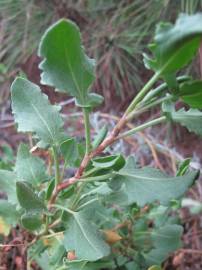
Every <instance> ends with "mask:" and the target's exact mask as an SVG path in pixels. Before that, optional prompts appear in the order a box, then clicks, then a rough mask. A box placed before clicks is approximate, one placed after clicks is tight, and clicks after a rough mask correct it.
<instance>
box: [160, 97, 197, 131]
mask: <svg viewBox="0 0 202 270" xmlns="http://www.w3.org/2000/svg"><path fill="white" fill-rule="evenodd" d="M162 109H163V111H164V113H165V115H166V116H167V118H168V119H170V120H172V121H174V122H176V123H179V124H181V125H182V126H185V127H186V128H187V129H188V130H189V131H190V132H194V133H196V134H197V135H202V125H201V124H200V123H201V121H202V112H201V111H199V110H197V109H190V110H188V111H185V109H184V108H182V109H180V110H178V111H176V110H175V108H174V105H173V104H172V103H170V102H165V103H164V104H163V106H162Z"/></svg>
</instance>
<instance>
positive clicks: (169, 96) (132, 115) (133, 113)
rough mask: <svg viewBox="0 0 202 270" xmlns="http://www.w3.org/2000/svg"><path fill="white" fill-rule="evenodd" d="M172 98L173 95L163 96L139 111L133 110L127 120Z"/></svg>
mask: <svg viewBox="0 0 202 270" xmlns="http://www.w3.org/2000/svg"><path fill="white" fill-rule="evenodd" d="M172 98H173V96H171V95H168V96H166V97H163V98H160V99H158V100H155V101H153V102H151V103H150V104H148V105H147V106H145V107H143V108H142V109H140V110H138V111H135V110H134V111H132V112H131V113H130V114H129V115H128V116H127V121H129V120H131V119H132V118H133V117H134V116H137V115H139V114H141V113H143V112H145V111H147V110H148V109H150V108H152V107H154V106H156V105H159V104H161V103H162V102H164V101H167V100H170V99H172Z"/></svg>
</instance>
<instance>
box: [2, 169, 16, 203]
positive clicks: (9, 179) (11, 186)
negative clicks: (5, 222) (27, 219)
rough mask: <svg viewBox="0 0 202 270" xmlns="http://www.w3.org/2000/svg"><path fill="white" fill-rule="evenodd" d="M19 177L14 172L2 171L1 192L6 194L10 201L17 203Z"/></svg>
mask: <svg viewBox="0 0 202 270" xmlns="http://www.w3.org/2000/svg"><path fill="white" fill-rule="evenodd" d="M16 179H17V176H16V174H15V173H14V172H11V171H7V170H0V190H1V191H2V192H5V193H6V194H7V196H8V201H9V202H11V203H14V204H15V203H17V197H16V187H15V182H16Z"/></svg>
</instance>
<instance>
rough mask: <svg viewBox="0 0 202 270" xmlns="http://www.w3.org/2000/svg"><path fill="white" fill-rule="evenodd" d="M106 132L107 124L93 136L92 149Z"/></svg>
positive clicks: (99, 142) (100, 141) (98, 143)
mask: <svg viewBox="0 0 202 270" xmlns="http://www.w3.org/2000/svg"><path fill="white" fill-rule="evenodd" d="M107 132H108V129H107V126H106V125H104V126H103V127H102V128H101V129H100V131H99V132H98V134H97V135H96V136H95V138H94V141H93V142H92V147H93V149H95V148H97V147H98V146H99V145H100V144H101V143H102V142H103V140H104V139H105V138H106V136H107Z"/></svg>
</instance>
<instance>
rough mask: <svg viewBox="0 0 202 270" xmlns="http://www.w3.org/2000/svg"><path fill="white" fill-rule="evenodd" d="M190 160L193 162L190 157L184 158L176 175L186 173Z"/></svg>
mask: <svg viewBox="0 0 202 270" xmlns="http://www.w3.org/2000/svg"><path fill="white" fill-rule="evenodd" d="M190 162H191V159H190V158H186V159H185V160H183V161H182V162H181V164H180V165H179V168H178V170H177V173H176V175H177V176H180V175H184V174H185V173H186V172H187V170H188V169H189V165H190Z"/></svg>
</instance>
